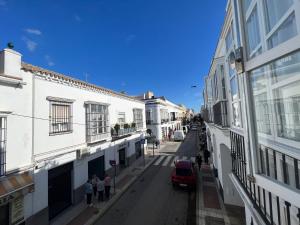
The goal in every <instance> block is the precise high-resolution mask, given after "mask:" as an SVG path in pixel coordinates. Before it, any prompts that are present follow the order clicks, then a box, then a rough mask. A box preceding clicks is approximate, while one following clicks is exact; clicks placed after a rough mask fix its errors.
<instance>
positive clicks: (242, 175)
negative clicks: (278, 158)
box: [230, 132, 300, 225]
mask: <svg viewBox="0 0 300 225" xmlns="http://www.w3.org/2000/svg"><path fill="white" fill-rule="evenodd" d="M230 139H231V159H232V173H233V174H234V176H235V178H236V179H237V180H238V183H239V185H240V186H241V187H242V189H243V190H244V192H245V193H246V195H247V196H248V197H249V199H250V200H251V201H252V203H253V206H254V208H255V210H256V211H257V212H258V213H259V215H260V216H261V218H262V219H263V220H264V222H265V224H267V225H272V224H286V225H292V224H299V222H300V213H299V212H300V209H299V208H297V207H296V206H294V205H291V203H290V202H288V201H286V200H284V199H282V198H281V197H279V196H276V195H275V194H273V193H272V192H271V191H269V190H266V189H264V188H262V187H261V186H259V185H258V184H257V183H255V178H254V177H253V176H249V175H247V174H248V173H247V166H246V151H245V142H244V137H243V136H241V135H239V134H236V133H234V132H230ZM274 162H275V161H274ZM268 170H269V168H268V169H267V171H266V172H267V173H270V171H269V172H268ZM283 170H284V169H283Z"/></svg>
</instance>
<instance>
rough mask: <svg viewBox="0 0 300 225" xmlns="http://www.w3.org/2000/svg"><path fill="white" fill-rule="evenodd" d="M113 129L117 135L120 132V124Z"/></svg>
mask: <svg viewBox="0 0 300 225" xmlns="http://www.w3.org/2000/svg"><path fill="white" fill-rule="evenodd" d="M114 129H115V131H116V133H117V135H118V134H119V130H120V124H118V123H116V124H115V126H114Z"/></svg>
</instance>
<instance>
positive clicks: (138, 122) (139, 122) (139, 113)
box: [133, 109, 143, 129]
mask: <svg viewBox="0 0 300 225" xmlns="http://www.w3.org/2000/svg"><path fill="white" fill-rule="evenodd" d="M133 121H134V123H135V126H136V128H137V129H141V128H143V110H142V109H133Z"/></svg>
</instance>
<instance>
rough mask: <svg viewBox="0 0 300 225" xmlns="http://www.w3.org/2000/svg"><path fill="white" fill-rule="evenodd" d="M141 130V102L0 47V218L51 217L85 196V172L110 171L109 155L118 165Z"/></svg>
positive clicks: (137, 145)
mask: <svg viewBox="0 0 300 225" xmlns="http://www.w3.org/2000/svg"><path fill="white" fill-rule="evenodd" d="M116 124H118V125H116ZM118 128H119V129H118ZM145 130H146V123H145V103H144V102H143V101H140V100H137V99H135V98H132V97H130V96H127V95H124V94H121V93H117V92H114V91H111V90H108V89H105V88H102V87H98V86H96V85H92V84H88V83H86V82H83V81H80V80H76V79H74V78H71V77H68V76H65V75H62V74H59V73H56V72H53V71H49V70H46V69H42V68H39V67H36V66H33V65H30V64H26V63H23V62H22V61H21V55H20V54H19V53H18V52H15V51H13V50H11V49H5V50H3V51H2V52H1V55H0V154H1V157H0V175H1V177H0V218H1V221H0V224H8V223H9V224H19V223H24V221H25V222H26V224H38V225H40V224H48V223H49V220H51V219H53V218H54V217H55V216H56V215H57V214H58V213H60V212H62V211H63V210H64V209H66V208H67V207H68V206H70V205H72V204H76V203H78V202H80V201H81V200H83V198H84V188H83V185H84V183H85V182H86V181H87V179H88V177H91V176H92V175H94V174H96V175H98V176H99V177H103V176H104V173H109V174H111V175H113V168H112V167H111V165H110V160H115V161H116V164H117V171H118V172H119V171H120V170H122V168H124V167H126V166H128V165H130V164H131V163H132V162H133V161H134V160H135V159H136V158H138V157H140V156H141V155H142V144H141V139H143V137H144V132H145ZM62 183H63V184H64V185H61V184H62Z"/></svg>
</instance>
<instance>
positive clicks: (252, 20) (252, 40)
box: [246, 6, 261, 55]
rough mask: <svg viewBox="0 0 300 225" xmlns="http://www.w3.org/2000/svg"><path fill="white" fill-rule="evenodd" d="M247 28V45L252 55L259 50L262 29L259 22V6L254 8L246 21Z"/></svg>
mask: <svg viewBox="0 0 300 225" xmlns="http://www.w3.org/2000/svg"><path fill="white" fill-rule="evenodd" d="M246 29H247V45H248V51H249V54H250V55H251V54H252V53H254V51H255V50H256V51H257V50H258V49H257V46H258V45H259V44H260V41H261V40H260V30H259V23H258V14H257V7H256V6H255V8H254V9H253V10H252V12H251V15H250V16H249V18H248V19H247V21H246Z"/></svg>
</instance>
